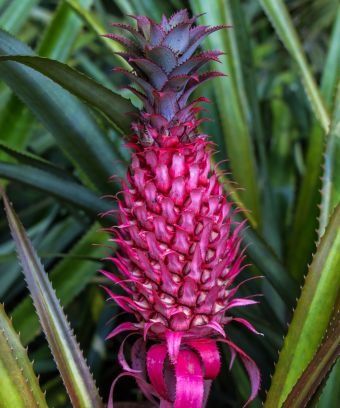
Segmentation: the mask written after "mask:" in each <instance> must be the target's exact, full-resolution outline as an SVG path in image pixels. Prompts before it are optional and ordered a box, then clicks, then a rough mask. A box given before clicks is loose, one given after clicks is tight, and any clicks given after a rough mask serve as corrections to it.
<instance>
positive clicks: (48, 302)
mask: <svg viewBox="0 0 340 408" xmlns="http://www.w3.org/2000/svg"><path fill="white" fill-rule="evenodd" d="M2 195H3V200H4V204H5V210H6V215H7V219H8V223H9V226H10V229H11V233H12V236H13V239H14V242H15V245H16V249H17V253H18V257H19V260H20V263H21V265H22V269H23V272H24V275H25V280H26V283H27V286H28V289H29V291H30V293H31V296H32V299H33V303H34V306H35V308H36V311H37V314H38V316H39V319H40V323H41V326H42V328H43V331H44V333H45V335H46V338H47V341H48V343H49V346H50V349H51V351H52V354H53V356H54V359H55V361H56V363H57V367H58V369H59V371H60V374H61V377H62V379H63V381H64V384H65V386H66V389H67V391H68V395H69V397H70V399H71V401H72V404H73V406H74V407H85V406H89V407H90V406H91V407H92V406H93V407H102V406H103V405H102V402H101V399H100V397H99V394H98V390H97V388H96V386H95V383H94V381H93V379H92V376H91V373H90V371H89V369H88V367H87V365H86V362H85V360H84V357H83V355H82V353H81V351H80V348H79V345H78V344H77V342H76V340H75V337H74V336H73V333H72V329H71V328H70V326H69V323H68V321H67V318H66V316H65V314H64V312H63V310H62V307H61V306H60V303H59V301H58V299H57V297H56V294H55V292H54V290H53V288H52V285H51V283H50V281H49V280H48V277H47V274H46V272H45V271H44V268H43V266H42V264H41V261H40V259H39V257H38V255H37V253H36V251H35V250H34V248H33V246H32V244H31V241H30V240H29V238H28V237H27V234H26V231H25V229H24V227H23V225H22V224H21V222H20V220H19V218H18V216H17V215H16V213H15V211H14V209H13V207H12V205H11V204H10V202H9V200H8V198H7V196H6V194H5V193H4V192H2Z"/></svg>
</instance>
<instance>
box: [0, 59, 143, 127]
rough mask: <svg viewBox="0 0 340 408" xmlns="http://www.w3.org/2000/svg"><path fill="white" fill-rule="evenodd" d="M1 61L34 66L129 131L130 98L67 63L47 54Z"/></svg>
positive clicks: (132, 110)
mask: <svg viewBox="0 0 340 408" xmlns="http://www.w3.org/2000/svg"><path fill="white" fill-rule="evenodd" d="M0 61H16V62H20V63H21V64H24V65H26V66H29V67H31V68H33V69H35V70H36V71H38V72H40V73H42V74H43V75H45V76H47V77H48V78H50V79H52V80H53V81H54V82H56V83H57V84H59V85H61V86H62V87H63V88H64V89H66V90H67V91H69V92H71V93H73V94H74V95H76V96H78V97H80V98H82V99H84V101H86V102H88V103H89V104H90V105H92V106H93V107H95V108H97V109H98V110H99V111H100V112H102V113H104V114H105V115H106V116H107V117H108V118H109V119H110V120H111V121H112V123H113V124H114V125H115V127H116V128H117V130H118V131H120V132H121V133H127V132H129V131H130V118H129V116H128V113H132V112H135V111H136V109H135V108H134V106H133V105H132V104H131V103H130V102H129V101H128V100H127V99H125V98H123V97H121V96H120V95H118V94H116V93H114V92H112V91H110V90H109V89H108V88H106V87H105V86H103V85H101V84H99V83H98V82H96V81H94V80H93V79H91V78H89V77H87V76H86V75H84V74H82V73H81V72H79V71H76V70H75V69H73V68H71V67H69V66H68V65H66V64H63V63H61V62H59V61H54V60H51V59H48V58H41V57H31V56H23V55H10V56H3V57H0Z"/></svg>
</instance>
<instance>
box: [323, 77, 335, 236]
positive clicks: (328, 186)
mask: <svg viewBox="0 0 340 408" xmlns="http://www.w3.org/2000/svg"><path fill="white" fill-rule="evenodd" d="M339 158H340V83H339V87H338V93H337V97H336V100H335V110H334V114H333V119H332V124H331V129H330V132H329V135H328V137H327V145H326V153H325V164H324V172H323V178H322V194H321V213H320V227H319V236H321V235H322V234H323V233H324V231H325V228H326V225H327V223H328V220H329V216H330V214H332V212H333V211H334V208H335V206H336V205H337V204H338V203H339V202H340V160H339Z"/></svg>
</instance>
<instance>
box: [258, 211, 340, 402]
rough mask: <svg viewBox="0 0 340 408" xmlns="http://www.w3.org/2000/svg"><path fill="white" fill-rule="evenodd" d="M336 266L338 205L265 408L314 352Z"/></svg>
mask: <svg viewBox="0 0 340 408" xmlns="http://www.w3.org/2000/svg"><path fill="white" fill-rule="evenodd" d="M339 265H340V206H338V207H337V209H336V210H335V212H334V213H333V215H332V217H331V219H330V222H329V225H328V227H327V229H326V232H325V234H324V236H323V237H322V239H321V241H320V244H319V247H318V250H317V252H316V254H315V256H314V259H313V262H312V264H311V266H310V268H309V271H308V274H307V277H306V281H305V284H304V287H303V289H302V293H301V297H300V299H299V301H298V304H297V307H296V310H295V312H294V316H293V319H292V322H291V324H290V326H289V330H288V334H287V336H286V338H285V341H284V346H283V349H282V351H281V353H280V357H279V361H278V363H277V365H276V368H275V373H274V376H273V378H272V385H271V387H270V390H269V392H268V396H267V400H266V403H265V407H268V408H272V407H278V406H281V404H282V403H283V402H284V401H285V399H286V397H287V396H288V394H289V392H290V391H291V389H292V387H293V386H294V384H295V383H296V381H297V380H298V378H299V377H300V375H301V374H302V373H303V371H304V369H305V368H306V367H307V365H308V364H309V362H310V361H311V359H312V358H313V355H314V354H315V352H316V350H317V349H318V347H319V345H320V343H321V341H322V338H323V337H324V334H325V332H326V329H327V326H328V324H329V321H330V318H331V315H332V311H333V308H334V305H335V302H336V299H337V296H338V292H339Z"/></svg>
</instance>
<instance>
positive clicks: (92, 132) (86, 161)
mask: <svg viewBox="0 0 340 408" xmlns="http://www.w3.org/2000/svg"><path fill="white" fill-rule="evenodd" d="M0 54H2V55H9V54H27V55H32V50H31V49H30V48H29V47H27V46H26V45H25V44H23V43H21V42H20V41H18V40H16V39H15V38H14V37H12V36H10V35H9V34H7V33H5V32H2V31H0ZM0 77H1V78H2V79H3V80H4V81H5V82H6V83H7V85H9V86H10V87H11V88H12V90H13V91H14V92H15V93H16V94H17V95H18V96H19V97H20V98H21V99H22V100H23V101H24V102H25V103H26V104H27V106H28V107H29V108H30V109H31V110H32V111H33V113H34V114H35V115H36V116H37V117H38V119H39V120H40V121H41V122H42V124H43V125H44V126H45V127H46V128H47V130H49V131H50V132H51V133H52V135H53V136H54V138H55V139H56V141H57V142H58V144H59V145H60V147H61V148H62V149H63V151H64V152H65V154H66V155H67V156H68V157H69V158H70V159H71V160H72V162H73V163H74V164H75V166H76V167H78V168H79V170H80V172H81V174H82V175H83V174H85V175H86V179H87V180H90V181H91V182H92V184H93V185H94V186H95V187H96V188H98V189H99V190H102V191H108V184H107V181H108V178H109V177H110V176H111V175H112V173H113V164H112V162H113V161H114V158H115V152H114V150H113V147H112V145H111V144H110V142H109V140H108V139H107V137H106V136H105V135H104V134H103V133H102V131H101V129H100V128H99V127H98V125H97V123H96V122H95V120H94V119H93V117H92V116H91V114H90V112H89V111H88V109H86V107H85V106H84V105H83V104H82V103H81V102H80V101H78V100H77V99H76V98H75V97H74V96H72V95H70V94H69V93H68V92H67V91H65V90H64V89H62V88H61V87H60V86H59V85H58V84H56V83H54V82H53V81H51V80H50V79H49V78H46V77H45V76H43V75H42V74H40V73H39V72H36V71H34V70H32V69H31V68H28V67H24V66H22V65H21V64H18V63H16V62H2V63H1V64H0Z"/></svg>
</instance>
